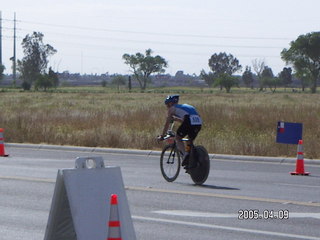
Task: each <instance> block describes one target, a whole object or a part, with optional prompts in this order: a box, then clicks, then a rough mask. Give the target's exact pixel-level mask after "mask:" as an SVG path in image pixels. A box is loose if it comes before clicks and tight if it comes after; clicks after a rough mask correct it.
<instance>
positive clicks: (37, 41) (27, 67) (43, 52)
mask: <svg viewBox="0 0 320 240" xmlns="http://www.w3.org/2000/svg"><path fill="white" fill-rule="evenodd" d="M43 36H44V35H43V34H42V33H40V32H33V34H32V35H29V34H28V35H27V36H26V37H25V38H24V39H23V40H22V44H21V45H22V48H23V53H24V57H23V58H22V60H18V71H19V72H20V77H21V78H22V79H23V82H26V83H28V84H24V86H32V83H33V81H35V80H36V79H40V78H41V77H40V75H41V74H44V73H45V72H46V69H47V65H48V62H49V60H48V58H49V56H51V55H53V54H55V53H56V52H57V50H56V49H54V48H53V47H52V46H51V45H49V44H44V43H43Z"/></svg>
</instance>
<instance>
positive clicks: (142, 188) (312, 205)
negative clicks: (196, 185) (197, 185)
mask: <svg viewBox="0 0 320 240" xmlns="http://www.w3.org/2000/svg"><path fill="white" fill-rule="evenodd" d="M125 188H126V190H131V191H145V192H158V193H172V194H181V195H189V196H190V195H191V196H202V197H217V198H227V199H237V200H249V201H257V202H267V203H280V204H288V203H290V204H295V205H302V206H309V207H320V203H314V202H301V201H292V200H284V199H272V198H258V197H249V196H239V195H227V194H218V193H206V192H189V191H180V190H169V189H159V188H147V187H129V186H126V187H125Z"/></svg>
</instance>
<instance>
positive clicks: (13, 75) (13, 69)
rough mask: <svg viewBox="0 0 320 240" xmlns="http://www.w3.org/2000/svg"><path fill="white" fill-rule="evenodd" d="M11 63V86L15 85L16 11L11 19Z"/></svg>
mask: <svg viewBox="0 0 320 240" xmlns="http://www.w3.org/2000/svg"><path fill="white" fill-rule="evenodd" d="M13 25H14V27H13V59H12V61H13V64H12V77H13V86H14V87H15V86H16V79H17V66H16V13H14V20H13Z"/></svg>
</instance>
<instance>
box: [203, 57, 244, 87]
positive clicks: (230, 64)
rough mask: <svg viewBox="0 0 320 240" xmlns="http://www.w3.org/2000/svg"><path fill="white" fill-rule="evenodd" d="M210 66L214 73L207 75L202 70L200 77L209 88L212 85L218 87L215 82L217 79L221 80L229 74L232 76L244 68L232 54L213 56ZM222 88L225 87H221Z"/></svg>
mask: <svg viewBox="0 0 320 240" xmlns="http://www.w3.org/2000/svg"><path fill="white" fill-rule="evenodd" d="M208 65H209V67H210V69H211V71H212V72H209V73H206V72H205V71H204V70H202V71H201V74H200V76H201V77H202V79H204V80H205V81H206V83H207V84H208V85H209V86H212V84H214V85H216V84H215V83H214V81H215V79H217V78H220V76H221V75H223V74H227V75H230V76H231V75H232V74H233V73H235V72H237V71H239V70H241V68H242V66H241V65H240V64H239V60H238V59H237V58H235V57H234V56H233V55H232V54H226V53H225V52H223V53H219V54H217V53H215V54H213V55H212V56H211V57H210V59H209V62H208ZM222 78H225V77H222ZM218 82H220V81H218ZM220 87H221V88H222V87H223V86H221V85H220Z"/></svg>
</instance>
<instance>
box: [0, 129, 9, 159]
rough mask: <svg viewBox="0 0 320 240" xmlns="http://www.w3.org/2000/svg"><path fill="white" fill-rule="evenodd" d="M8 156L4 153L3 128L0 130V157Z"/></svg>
mask: <svg viewBox="0 0 320 240" xmlns="http://www.w3.org/2000/svg"><path fill="white" fill-rule="evenodd" d="M8 156H9V155H8V154H6V153H5V151H4V137H3V128H0V157H8Z"/></svg>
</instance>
